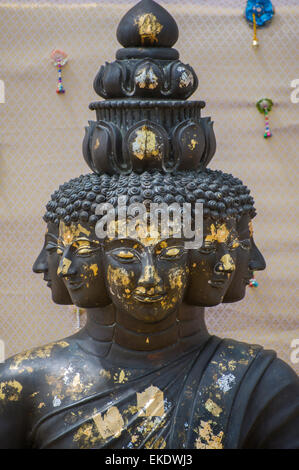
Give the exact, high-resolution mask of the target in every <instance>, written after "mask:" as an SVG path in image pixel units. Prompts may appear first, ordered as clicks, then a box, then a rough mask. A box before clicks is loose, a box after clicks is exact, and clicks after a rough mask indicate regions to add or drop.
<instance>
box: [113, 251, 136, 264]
mask: <svg viewBox="0 0 299 470" xmlns="http://www.w3.org/2000/svg"><path fill="white" fill-rule="evenodd" d="M110 255H111V256H112V257H113V258H114V259H116V260H117V261H120V262H121V263H133V262H136V261H139V257H138V256H137V254H136V253H135V252H134V251H132V250H129V249H124V248H122V249H117V250H113V251H111V252H110Z"/></svg>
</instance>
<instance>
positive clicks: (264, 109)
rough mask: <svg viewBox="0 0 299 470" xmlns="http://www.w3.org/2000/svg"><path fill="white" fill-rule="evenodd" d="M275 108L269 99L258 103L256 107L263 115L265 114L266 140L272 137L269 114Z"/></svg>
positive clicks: (263, 99)
mask: <svg viewBox="0 0 299 470" xmlns="http://www.w3.org/2000/svg"><path fill="white" fill-rule="evenodd" d="M272 106H273V101H272V100H270V99H269V98H262V99H260V100H259V101H258V102H257V103H256V107H257V109H258V110H259V112H260V113H261V114H264V116H265V132H264V138H265V139H268V138H269V137H271V136H272V133H271V131H270V125H269V116H268V114H269V112H270V111H271V109H272Z"/></svg>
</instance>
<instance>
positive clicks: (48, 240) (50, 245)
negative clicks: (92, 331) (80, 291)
mask: <svg viewBox="0 0 299 470" xmlns="http://www.w3.org/2000/svg"><path fill="white" fill-rule="evenodd" d="M57 240H58V227H57V225H55V224H53V223H51V222H49V223H48V224H47V230H46V233H45V242H44V246H43V248H42V250H41V252H40V254H39V255H38V257H37V258H36V260H35V262H34V265H33V267H32V269H33V272H35V273H43V274H44V281H46V282H47V286H48V287H49V288H50V289H51V292H52V299H53V301H54V302H55V303H56V304H60V305H71V304H72V303H73V302H72V300H71V298H70V296H69V293H68V290H67V288H66V287H65V284H64V282H63V280H62V279H61V278H59V277H58V276H57V268H58V265H59V262H60V258H59V256H58V255H57Z"/></svg>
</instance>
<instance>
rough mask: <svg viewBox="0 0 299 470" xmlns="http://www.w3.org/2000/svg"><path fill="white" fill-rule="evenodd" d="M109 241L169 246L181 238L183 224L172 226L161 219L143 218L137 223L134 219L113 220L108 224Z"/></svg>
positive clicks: (145, 245)
mask: <svg viewBox="0 0 299 470" xmlns="http://www.w3.org/2000/svg"><path fill="white" fill-rule="evenodd" d="M107 233H108V235H107V239H106V241H108V242H114V243H116V241H117V240H119V242H120V243H121V244H122V245H123V246H125V245H126V244H129V245H132V244H133V245H134V244H136V246H137V245H141V246H143V247H156V246H157V245H159V246H161V247H162V248H163V246H165V247H166V246H169V245H171V244H173V241H174V240H176V241H179V240H183V239H181V234H182V225H181V223H180V224H178V223H174V224H172V226H169V225H168V226H165V225H163V223H161V222H160V221H156V220H149V219H146V220H143V221H139V222H138V223H137V224H136V223H135V221H132V219H128V218H127V219H124V220H116V221H111V222H109V224H108V231H107Z"/></svg>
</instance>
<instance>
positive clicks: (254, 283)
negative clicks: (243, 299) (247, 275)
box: [249, 277, 259, 288]
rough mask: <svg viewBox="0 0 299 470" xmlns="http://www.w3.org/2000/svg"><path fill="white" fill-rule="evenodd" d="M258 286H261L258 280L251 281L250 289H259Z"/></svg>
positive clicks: (252, 279)
mask: <svg viewBox="0 0 299 470" xmlns="http://www.w3.org/2000/svg"><path fill="white" fill-rule="evenodd" d="M258 285H259V283H258V282H257V280H256V279H255V278H254V277H253V278H251V279H250V280H249V287H254V288H257V287H258Z"/></svg>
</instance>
